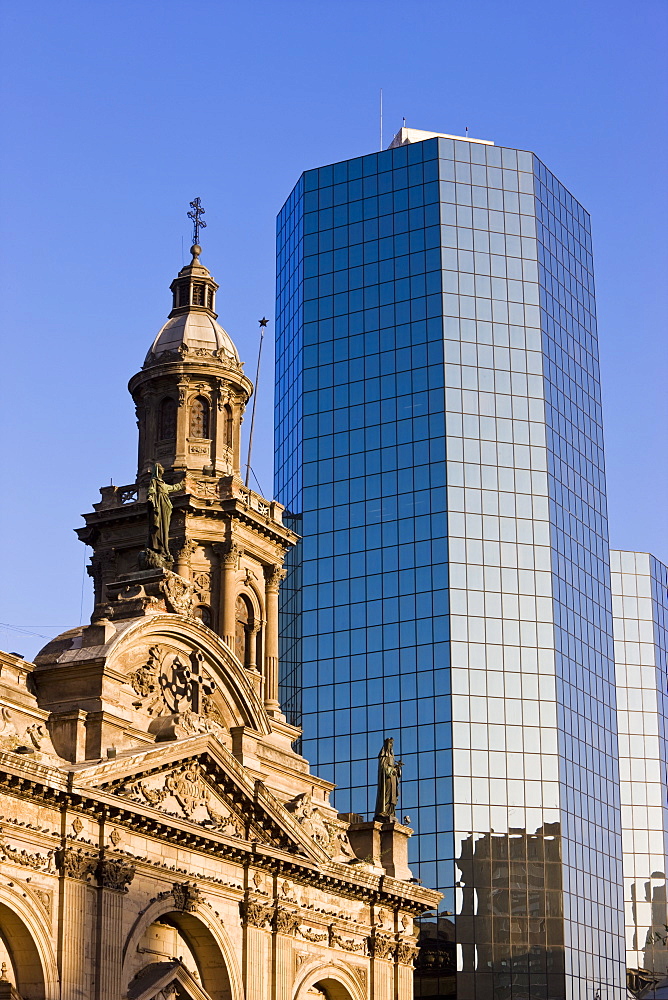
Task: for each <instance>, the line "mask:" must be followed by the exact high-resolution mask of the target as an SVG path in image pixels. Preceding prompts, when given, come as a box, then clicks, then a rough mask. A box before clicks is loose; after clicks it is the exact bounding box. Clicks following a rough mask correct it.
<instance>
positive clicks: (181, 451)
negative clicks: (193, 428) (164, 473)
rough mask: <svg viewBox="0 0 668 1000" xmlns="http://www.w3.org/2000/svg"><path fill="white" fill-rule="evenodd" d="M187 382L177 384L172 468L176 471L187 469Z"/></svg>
mask: <svg viewBox="0 0 668 1000" xmlns="http://www.w3.org/2000/svg"><path fill="white" fill-rule="evenodd" d="M187 388H188V383H187V382H183V381H182V382H179V383H178V392H179V395H178V408H177V411H176V448H175V454H174V467H175V468H176V469H187V467H188V442H187V437H188V416H189V414H188V407H187V406H186V389H187Z"/></svg>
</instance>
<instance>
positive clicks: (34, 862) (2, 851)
mask: <svg viewBox="0 0 668 1000" xmlns="http://www.w3.org/2000/svg"><path fill="white" fill-rule="evenodd" d="M0 855H1V856H2V858H3V859H4V860H6V861H12V862H14V864H16V865H21V867H22V868H32V869H33V870H34V871H53V859H54V856H55V855H56V852H55V851H49V852H48V853H47V854H39V853H37V852H36V853H35V854H32V853H30V852H29V851H25V850H21V849H20V848H18V847H12V846H11V845H10V844H8V843H7V834H6V833H5V831H4V829H3V828H2V827H1V826H0Z"/></svg>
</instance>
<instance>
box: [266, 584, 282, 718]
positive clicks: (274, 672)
mask: <svg viewBox="0 0 668 1000" xmlns="http://www.w3.org/2000/svg"><path fill="white" fill-rule="evenodd" d="M285 576H286V571H285V570H284V569H281V567H280V566H272V567H270V568H269V569H268V570H267V572H266V576H265V609H266V615H267V626H266V629H265V639H264V705H265V708H266V709H267V711H268V712H269V713H270V714H274V715H280V714H281V706H280V704H279V701H278V589H279V587H280V585H281V580H284V579H285Z"/></svg>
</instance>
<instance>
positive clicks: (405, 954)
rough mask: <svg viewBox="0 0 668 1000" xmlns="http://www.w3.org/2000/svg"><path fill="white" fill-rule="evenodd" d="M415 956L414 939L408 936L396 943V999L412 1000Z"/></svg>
mask: <svg viewBox="0 0 668 1000" xmlns="http://www.w3.org/2000/svg"><path fill="white" fill-rule="evenodd" d="M416 956H417V948H416V946H415V939H414V938H408V939H406V940H404V941H400V942H399V944H398V945H397V962H398V964H397V1000H413V974H414V962H415V958H416Z"/></svg>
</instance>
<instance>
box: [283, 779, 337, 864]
mask: <svg viewBox="0 0 668 1000" xmlns="http://www.w3.org/2000/svg"><path fill="white" fill-rule="evenodd" d="M285 808H286V809H287V810H288V812H291V813H292V815H293V816H294V818H295V819H296V820H297V822H298V823H299V825H300V826H301V827H303V829H304V830H305V831H306V833H308V835H309V837H312V838H313V840H315V842H316V844H319V845H320V846H321V847H322V848H323V849H324V850H326V851H328V850H329V847H330V832H329V830H328V829H327V827H326V825H325V822H324V820H323V818H322V816H321V815H320V813H319V811H318V809H317V807H316V806H315V805H314V804H313V799H312V798H311V796H310V795H309V794H308V792H304V794H303V795H297V796H296V798H294V799H292V801H291V802H286V804H285Z"/></svg>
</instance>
